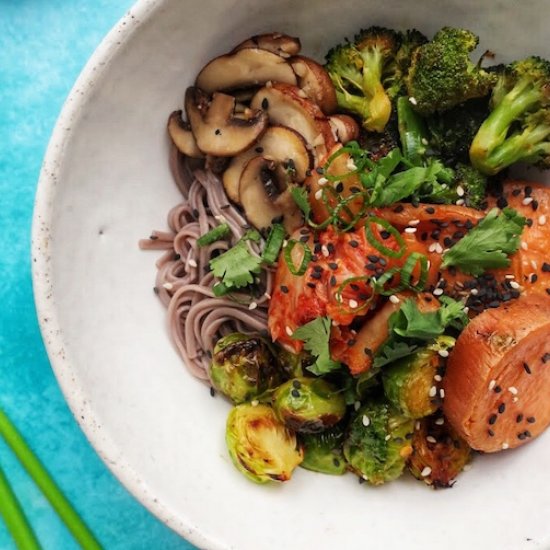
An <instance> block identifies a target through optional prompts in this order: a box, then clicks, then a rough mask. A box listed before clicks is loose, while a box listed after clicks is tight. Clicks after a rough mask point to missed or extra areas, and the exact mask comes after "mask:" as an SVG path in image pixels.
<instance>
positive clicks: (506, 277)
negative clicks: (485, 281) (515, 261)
mask: <svg viewBox="0 0 550 550" xmlns="http://www.w3.org/2000/svg"><path fill="white" fill-rule="evenodd" d="M504 278H505V279H515V278H516V276H515V275H510V274H508V275H504Z"/></svg>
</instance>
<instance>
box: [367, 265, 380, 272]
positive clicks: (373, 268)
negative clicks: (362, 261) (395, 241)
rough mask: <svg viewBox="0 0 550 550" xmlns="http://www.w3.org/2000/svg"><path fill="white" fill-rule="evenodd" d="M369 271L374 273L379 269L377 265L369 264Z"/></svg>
mask: <svg viewBox="0 0 550 550" xmlns="http://www.w3.org/2000/svg"><path fill="white" fill-rule="evenodd" d="M365 267H366V268H367V269H368V270H369V271H374V270H375V269H378V268H377V266H376V265H375V264H367V265H366V266H365Z"/></svg>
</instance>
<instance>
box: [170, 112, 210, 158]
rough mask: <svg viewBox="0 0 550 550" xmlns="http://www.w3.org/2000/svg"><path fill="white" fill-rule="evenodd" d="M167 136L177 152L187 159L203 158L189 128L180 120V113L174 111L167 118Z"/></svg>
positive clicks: (186, 123) (187, 124)
mask: <svg viewBox="0 0 550 550" xmlns="http://www.w3.org/2000/svg"><path fill="white" fill-rule="evenodd" d="M167 128H168V135H169V136H170V138H171V139H172V142H173V143H174V145H175V146H176V147H177V148H178V150H179V151H180V152H181V153H183V154H184V155H185V156H187V157H191V158H195V159H200V158H204V154H203V152H202V151H201V150H200V149H199V148H198V146H197V142H196V141H195V136H194V135H193V132H192V131H191V126H190V125H189V123H188V122H185V121H184V120H183V119H182V118H181V111H174V112H173V113H172V114H171V115H170V116H169V117H168V124H167Z"/></svg>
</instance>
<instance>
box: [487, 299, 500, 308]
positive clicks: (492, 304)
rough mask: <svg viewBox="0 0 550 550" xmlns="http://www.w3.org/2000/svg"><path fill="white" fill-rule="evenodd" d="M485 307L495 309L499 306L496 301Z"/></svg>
mask: <svg viewBox="0 0 550 550" xmlns="http://www.w3.org/2000/svg"><path fill="white" fill-rule="evenodd" d="M487 306H488V307H491V308H497V307H499V306H500V302H499V301H498V300H493V301H492V302H489V303H488V304H487Z"/></svg>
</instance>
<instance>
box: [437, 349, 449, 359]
mask: <svg viewBox="0 0 550 550" xmlns="http://www.w3.org/2000/svg"><path fill="white" fill-rule="evenodd" d="M437 353H438V354H439V356H440V357H449V352H448V351H447V350H446V349H440V350H439V351H438V352H437Z"/></svg>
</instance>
